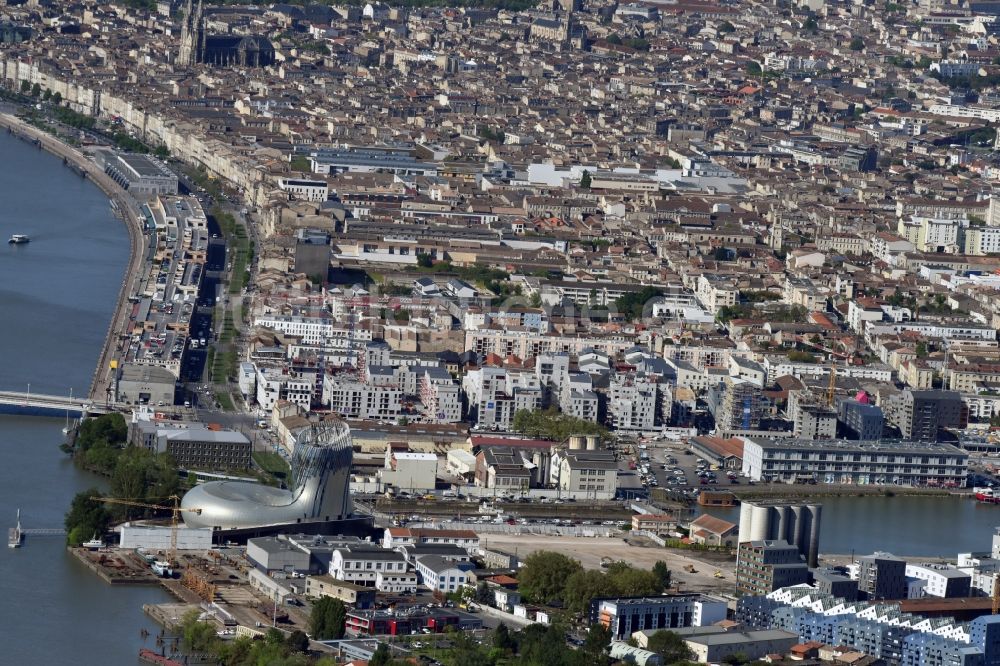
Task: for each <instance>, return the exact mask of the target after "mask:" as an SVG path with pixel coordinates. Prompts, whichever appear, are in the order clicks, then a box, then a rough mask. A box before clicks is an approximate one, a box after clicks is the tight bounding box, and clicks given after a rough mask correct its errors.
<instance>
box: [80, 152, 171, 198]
mask: <svg viewBox="0 0 1000 666" xmlns="http://www.w3.org/2000/svg"><path fill="white" fill-rule="evenodd" d="M94 160H95V161H96V162H97V166H99V167H101V168H102V169H104V173H106V174H107V175H109V176H110V177H111V178H112V179H113V180H114V181H115V182H116V183H118V184H119V185H121V186H122V188H124V189H126V190H128V192H129V194H131V195H132V196H134V197H136V198H137V199H140V200H142V199H145V198H151V197H155V196H157V195H160V194H174V195H176V194H177V174H175V173H174V172H173V171H171V170H170V169H168V168H167V167H165V166H164V165H163V164H162V163H161V162H159V161H157V160H155V159H153V158H152V157H147V156H146V155H132V154H128V153H114V152H111V151H110V150H98V151H97V152H96V153H95V154H94Z"/></svg>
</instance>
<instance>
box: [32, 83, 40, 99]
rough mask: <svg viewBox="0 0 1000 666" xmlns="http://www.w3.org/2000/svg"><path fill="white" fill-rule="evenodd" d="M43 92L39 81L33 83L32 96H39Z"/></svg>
mask: <svg viewBox="0 0 1000 666" xmlns="http://www.w3.org/2000/svg"><path fill="white" fill-rule="evenodd" d="M41 94H42V87H41V86H40V85H38V84H37V83H33V84H31V96H32V97H38V96H39V95H41Z"/></svg>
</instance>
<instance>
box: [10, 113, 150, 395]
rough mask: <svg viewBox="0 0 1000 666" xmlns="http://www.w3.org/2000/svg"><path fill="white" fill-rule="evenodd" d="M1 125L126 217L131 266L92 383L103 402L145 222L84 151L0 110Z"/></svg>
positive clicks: (143, 246)
mask: <svg viewBox="0 0 1000 666" xmlns="http://www.w3.org/2000/svg"><path fill="white" fill-rule="evenodd" d="M0 127H3V128H6V129H7V130H9V131H10V132H11V133H13V134H14V135H16V136H18V137H20V138H22V139H25V140H26V141H31V142H32V143H35V144H36V145H38V146H39V147H40V148H42V149H44V150H46V151H47V152H49V153H52V154H53V155H55V156H57V157H61V158H62V159H63V160H65V161H66V164H67V165H72V167H73V170H74V171H76V172H77V173H79V174H81V175H84V176H86V177H87V178H88V179H90V180H91V181H92V182H93V183H94V184H95V185H97V186H98V187H99V188H100V189H101V191H103V192H104V193H105V194H106V195H107V196H108V198H109V199H110V200H111V201H112V202H113V203H114V205H115V206H116V207H117V209H118V211H120V213H121V214H122V216H123V217H124V219H125V227H126V229H127V230H128V235H129V245H130V248H129V261H128V266H127V268H126V270H125V274H124V276H123V278H122V283H121V287H120V289H119V292H118V302H117V304H116V306H115V310H114V315H113V316H112V318H111V323H110V325H109V327H108V333H107V336H105V340H104V346H103V348H102V349H101V354H100V357H99V359H98V363H97V367H96V369H95V371H94V377H93V380H92V382H91V386H90V399H91V400H93V401H95V402H100V401H103V400H105V399H106V398H107V397H108V391H109V388H110V386H111V383H112V379H113V377H112V373H111V370H110V361H111V359H112V358H113V356H114V354H115V352H116V351H117V346H118V343H119V340H120V339H121V336H122V334H123V333H124V328H125V325H126V324H127V323H128V317H129V310H130V307H131V305H130V303H129V297H131V296H132V295H133V294H135V290H136V288H137V285H138V281H139V278H140V275H141V270H140V269H141V267H142V264H143V261H144V258H145V256H146V236H145V235H144V233H143V226H144V225H143V221H142V219H141V217H140V215H139V212H138V210H137V209H136V205H135V202H134V201H133V200H132V199H131V198H130V197H129V196H128V195H127V194H126V192H125V190H123V189H122V188H121V187H120V186H119V185H118V184H117V183H116V182H115V181H114V180H112V179H111V178H110V177H109V176H108V175H107V174H105V173H104V172H103V171H101V170H100V169H99V168H98V166H97V165H96V164H95V163H94V162H93V160H91V159H90V158H89V157H87V156H86V155H85V154H84V153H82V152H80V151H79V150H77V149H76V148H74V147H72V146H70V145H67V144H65V143H63V142H62V141H60V140H58V139H56V138H55V137H53V136H51V135H49V134H46V133H45V132H43V131H42V130H40V129H38V128H37V127H33V126H32V125H29V124H27V123H25V122H24V121H22V120H21V119H19V118H17V117H16V116H13V115H11V114H8V113H0Z"/></svg>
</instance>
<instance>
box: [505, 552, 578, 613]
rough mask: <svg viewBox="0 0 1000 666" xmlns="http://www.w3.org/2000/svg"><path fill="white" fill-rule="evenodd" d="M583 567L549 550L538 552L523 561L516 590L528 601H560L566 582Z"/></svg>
mask: <svg viewBox="0 0 1000 666" xmlns="http://www.w3.org/2000/svg"><path fill="white" fill-rule="evenodd" d="M582 569H583V567H581V566H580V563H579V562H577V561H576V560H574V559H572V558H571V557H568V556H566V555H563V554H562V553H557V552H555V551H551V550H538V551H535V552H534V553H532V554H531V555H529V556H528V557H527V558H525V560H524V564H523V566H522V567H521V571H520V573H519V575H518V589H519V590H520V591H521V594H522V595H523V596H524V597H525V598H526V599H528V600H529V601H534V602H536V603H548V602H551V601H555V600H558V599H562V598H563V595H564V594H565V593H566V581H567V580H568V579H569V577H570V576H572V575H573V574H574V573H576V572H577V571H580V570H582Z"/></svg>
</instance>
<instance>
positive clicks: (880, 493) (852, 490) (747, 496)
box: [720, 483, 971, 501]
mask: <svg viewBox="0 0 1000 666" xmlns="http://www.w3.org/2000/svg"><path fill="white" fill-rule="evenodd" d="M720 489H724V490H728V491H729V492H731V493H733V494H734V495H736V497H737V499H739V500H741V501H743V500H754V499H767V498H775V499H778V498H780V499H809V498H823V497H942V498H946V497H969V496H970V493H971V491H969V490H965V489H960V488H954V489H945V488H911V487H908V486H835V485H825V484H823V485H820V484H817V485H815V486H813V485H805V484H794V485H793V484H777V483H776V484H756V485H753V486H735V487H728V488H726V487H724V486H723V487H720Z"/></svg>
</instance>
